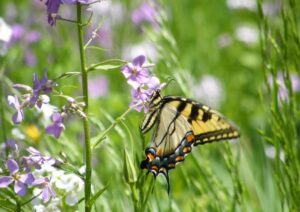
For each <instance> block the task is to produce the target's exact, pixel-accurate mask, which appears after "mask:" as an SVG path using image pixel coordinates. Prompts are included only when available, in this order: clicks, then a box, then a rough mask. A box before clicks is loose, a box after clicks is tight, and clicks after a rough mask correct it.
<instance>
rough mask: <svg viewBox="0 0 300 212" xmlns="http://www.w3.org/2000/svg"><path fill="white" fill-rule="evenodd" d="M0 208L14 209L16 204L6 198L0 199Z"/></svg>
mask: <svg viewBox="0 0 300 212" xmlns="http://www.w3.org/2000/svg"><path fill="white" fill-rule="evenodd" d="M0 208H3V209H5V211H15V210H16V206H15V205H14V204H13V203H11V202H9V200H7V199H0Z"/></svg>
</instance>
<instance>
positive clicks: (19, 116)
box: [7, 96, 24, 124]
mask: <svg viewBox="0 0 300 212" xmlns="http://www.w3.org/2000/svg"><path fill="white" fill-rule="evenodd" d="M7 100H8V104H9V105H10V106H11V107H14V108H15V109H16V111H17V112H16V113H15V114H14V115H13V117H12V121H13V122H14V124H19V123H21V122H22V121H23V120H24V113H23V110H22V107H21V105H20V103H19V100H18V97H17V96H8V97H7Z"/></svg>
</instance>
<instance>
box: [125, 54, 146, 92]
mask: <svg viewBox="0 0 300 212" xmlns="http://www.w3.org/2000/svg"><path fill="white" fill-rule="evenodd" d="M145 60H146V58H145V56H144V55H140V56H138V57H136V58H134V59H133V62H132V63H128V64H126V65H125V66H124V67H123V68H122V73H123V75H124V76H125V78H126V79H127V82H128V84H129V85H131V86H132V87H133V88H134V89H137V88H138V87H140V86H141V84H144V83H147V82H148V81H149V72H148V70H147V69H146V68H144V67H143V64H144V63H145Z"/></svg>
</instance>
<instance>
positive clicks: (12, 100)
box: [7, 96, 19, 108]
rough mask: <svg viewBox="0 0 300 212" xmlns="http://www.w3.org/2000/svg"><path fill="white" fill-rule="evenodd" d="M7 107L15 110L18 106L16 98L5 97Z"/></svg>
mask: <svg viewBox="0 0 300 212" xmlns="http://www.w3.org/2000/svg"><path fill="white" fill-rule="evenodd" d="M7 101H8V104H9V106H11V107H14V108H17V107H18V106H19V100H18V97H17V96H7Z"/></svg>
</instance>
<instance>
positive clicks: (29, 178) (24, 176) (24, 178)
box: [19, 173, 35, 185]
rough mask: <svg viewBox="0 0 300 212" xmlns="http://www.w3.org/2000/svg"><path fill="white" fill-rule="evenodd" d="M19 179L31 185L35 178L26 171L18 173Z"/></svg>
mask: <svg viewBox="0 0 300 212" xmlns="http://www.w3.org/2000/svg"><path fill="white" fill-rule="evenodd" d="M19 181H20V182H22V183H25V184H27V185H31V184H32V183H33V182H34V181H35V179H34V176H33V174H31V173H28V174H22V175H20V178H19Z"/></svg>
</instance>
